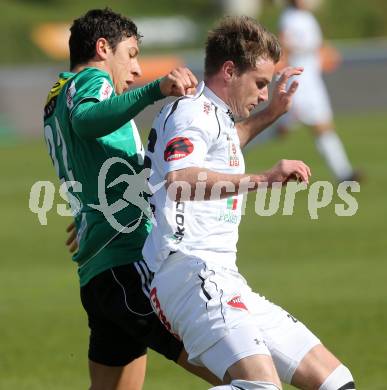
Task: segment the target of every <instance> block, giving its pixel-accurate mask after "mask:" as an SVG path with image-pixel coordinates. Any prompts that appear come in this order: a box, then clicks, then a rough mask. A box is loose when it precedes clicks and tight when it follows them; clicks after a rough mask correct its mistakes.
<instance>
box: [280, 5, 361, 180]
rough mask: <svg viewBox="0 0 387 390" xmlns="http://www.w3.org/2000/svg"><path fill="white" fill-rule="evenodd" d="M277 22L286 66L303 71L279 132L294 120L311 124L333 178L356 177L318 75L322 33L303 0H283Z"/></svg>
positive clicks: (319, 72)
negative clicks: (285, 0) (284, 5)
mask: <svg viewBox="0 0 387 390" xmlns="http://www.w3.org/2000/svg"><path fill="white" fill-rule="evenodd" d="M287 2H288V5H289V6H288V7H287V8H285V10H284V11H283V13H282V15H281V17H280V22H279V31H280V40H281V44H282V47H283V49H284V51H285V59H286V61H287V63H288V65H290V66H302V67H303V68H304V72H303V74H302V75H301V76H300V79H299V83H300V85H299V88H298V91H297V94H296V95H295V96H294V99H293V105H292V108H291V110H290V112H289V113H288V114H286V115H285V116H284V117H282V118H281V119H280V120H279V122H278V130H279V133H280V134H286V133H287V132H288V131H289V128H290V127H291V126H292V125H293V124H294V122H295V121H300V122H302V123H303V124H304V125H306V126H308V127H310V128H311V130H312V132H313V135H314V137H315V143H316V147H317V150H318V151H319V152H320V154H321V155H322V156H323V158H324V160H325V161H326V163H327V165H328V167H329V168H330V170H331V171H332V173H333V175H334V176H335V178H336V180H337V181H339V182H342V181H344V180H359V179H360V175H359V173H358V172H357V171H354V170H353V168H352V165H351V163H350V161H349V159H348V157H347V153H346V151H345V148H344V145H343V143H342V142H341V140H340V137H339V136H338V134H337V133H336V131H335V130H334V124H333V118H332V108H331V103H330V99H329V96H328V92H327V89H326V87H325V84H324V81H323V79H322V74H321V72H322V70H321V65H320V49H321V47H322V45H323V37H322V33H321V29H320V26H319V24H318V22H317V20H316V18H315V17H314V16H313V14H312V13H311V12H310V11H309V10H308V7H307V3H306V1H305V0H287Z"/></svg>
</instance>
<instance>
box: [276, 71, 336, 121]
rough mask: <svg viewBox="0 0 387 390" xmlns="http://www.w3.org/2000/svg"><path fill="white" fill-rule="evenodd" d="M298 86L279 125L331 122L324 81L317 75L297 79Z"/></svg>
mask: <svg viewBox="0 0 387 390" xmlns="http://www.w3.org/2000/svg"><path fill="white" fill-rule="evenodd" d="M298 81H299V86H298V89H297V91H296V93H295V94H294V96H293V102H292V106H291V109H290V111H289V112H288V113H287V114H285V115H284V116H283V117H281V118H280V119H279V123H280V124H283V125H285V126H291V125H292V124H293V123H294V122H295V121H300V122H302V123H304V124H305V125H308V126H313V125H318V124H321V123H327V122H331V121H332V108H331V103H330V99H329V96H328V92H327V89H326V87H325V84H324V81H323V80H322V78H321V77H320V76H319V75H314V74H312V75H308V76H307V77H300V78H299V79H298Z"/></svg>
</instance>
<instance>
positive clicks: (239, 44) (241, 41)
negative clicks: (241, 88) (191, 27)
mask: <svg viewBox="0 0 387 390" xmlns="http://www.w3.org/2000/svg"><path fill="white" fill-rule="evenodd" d="M280 56H281V46H280V44H279V41H278V39H277V37H276V36H275V35H274V34H272V33H271V32H269V31H267V30H266V29H265V28H264V27H263V26H262V25H260V24H259V23H258V22H257V21H256V20H255V19H253V18H250V17H248V16H236V17H226V18H224V19H222V21H221V22H220V24H219V25H218V26H217V27H216V28H215V29H213V30H212V31H210V32H209V34H208V38H207V42H206V56H205V64H204V71H205V76H206V77H209V76H212V75H214V74H215V73H217V72H218V71H219V69H220V68H221V67H222V65H223V64H224V63H225V62H226V61H233V63H234V64H235V66H236V68H237V71H238V72H239V73H243V72H245V71H246V70H248V69H251V68H254V67H255V66H256V63H257V60H258V59H259V58H265V59H270V60H272V61H273V62H274V63H277V62H278V61H279V59H280Z"/></svg>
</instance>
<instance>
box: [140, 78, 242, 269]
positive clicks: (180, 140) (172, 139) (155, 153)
mask: <svg viewBox="0 0 387 390" xmlns="http://www.w3.org/2000/svg"><path fill="white" fill-rule="evenodd" d="M197 91H198V92H197V94H196V95H195V96H186V97H183V98H180V99H177V100H176V101H175V102H174V103H171V104H168V105H166V106H164V107H163V109H162V110H161V112H160V113H159V115H158V116H157V117H156V119H155V121H154V123H153V128H152V130H151V133H150V136H149V141H148V150H147V152H146V164H149V163H150V164H151V168H152V175H151V177H150V179H149V182H150V184H151V186H153V187H154V186H157V185H158V184H159V183H162V182H163V181H164V180H165V177H166V175H167V174H168V173H169V172H172V171H176V170H180V169H183V168H189V167H198V168H206V169H209V170H211V171H215V172H220V173H225V174H240V173H244V171H245V165H244V159H243V155H242V153H241V150H240V143H239V137H238V134H237V130H236V128H235V123H234V119H233V117H232V115H231V111H230V109H229V107H228V106H227V105H226V104H225V103H224V102H223V101H222V100H221V99H220V98H219V97H217V96H216V95H215V94H214V93H213V92H212V91H211V90H210V89H209V88H207V87H206V86H205V85H204V83H203V82H202V83H200V84H199V86H198V88H197ZM202 179H204V178H199V180H202ZM156 188H157V187H156ZM197 188H198V187H197ZM203 188H204V185H203ZM197 195H198V193H197ZM201 199H203V197H202V198H201ZM150 203H151V206H152V209H153V210H154V214H155V219H156V222H157V225H156V226H154V227H153V229H152V231H151V233H150V235H149V236H148V238H147V240H146V242H145V245H144V249H143V255H144V258H145V260H146V262H147V263H148V266H149V268H150V269H151V270H152V271H153V272H156V271H157V270H158V269H159V268H160V266H161V264H162V263H163V261H164V260H165V259H166V258H167V257H168V256H169V254H170V253H171V252H176V251H178V252H181V253H183V254H189V255H193V256H195V255H197V256H200V257H201V258H202V259H203V260H205V261H206V260H208V261H211V262H215V263H219V264H223V265H224V266H227V267H231V268H233V267H236V266H235V259H236V244H237V241H238V226H239V223H240V219H241V207H242V203H243V195H239V196H233V197H230V198H225V199H219V196H218V197H217V199H215V200H213V199H212V200H194V201H181V202H174V201H171V200H170V198H169V197H168V196H167V193H166V189H165V186H162V187H161V188H160V189H159V190H157V191H156V192H155V193H154V195H153V196H152V197H151V199H150Z"/></svg>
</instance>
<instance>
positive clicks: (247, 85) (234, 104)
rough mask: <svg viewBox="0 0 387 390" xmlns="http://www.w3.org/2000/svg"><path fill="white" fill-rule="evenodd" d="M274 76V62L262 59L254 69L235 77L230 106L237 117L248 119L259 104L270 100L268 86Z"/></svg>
mask: <svg viewBox="0 0 387 390" xmlns="http://www.w3.org/2000/svg"><path fill="white" fill-rule="evenodd" d="M273 74H274V63H273V61H272V60H266V59H262V58H261V59H259V60H258V61H257V63H256V66H255V67H254V68H253V69H249V70H247V71H245V72H243V73H241V74H239V75H238V74H236V75H235V76H234V77H233V80H232V82H231V83H230V87H229V88H230V90H229V96H230V101H229V104H230V106H231V110H232V112H233V113H234V114H235V115H236V116H237V117H239V118H247V117H248V116H249V115H250V112H251V111H252V110H253V109H254V108H255V107H256V106H257V105H258V104H260V103H262V102H264V101H266V100H267V99H268V96H269V91H268V86H269V83H270V81H271V79H272V78H273Z"/></svg>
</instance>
